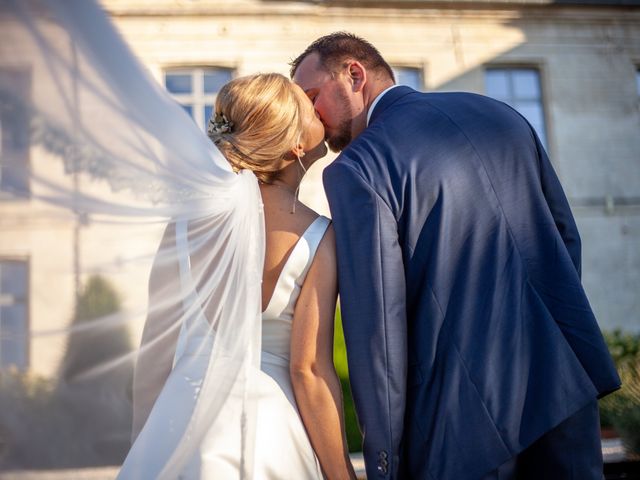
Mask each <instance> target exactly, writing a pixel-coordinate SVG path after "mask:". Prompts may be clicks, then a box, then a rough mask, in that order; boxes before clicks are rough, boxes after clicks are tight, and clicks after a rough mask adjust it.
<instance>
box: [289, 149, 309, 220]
mask: <svg viewBox="0 0 640 480" xmlns="http://www.w3.org/2000/svg"><path fill="white" fill-rule="evenodd" d="M304 155H305V152H301V153H300V154H296V158H297V159H298V165H300V168H301V169H302V175H300V181H299V182H298V186H297V187H296V191H295V192H294V193H293V206H292V207H291V213H296V202H297V201H298V194H299V193H300V183H301V182H302V177H304V175H305V174H306V173H307V169H306V168H304V165H303V164H302V160H301V159H302V157H304Z"/></svg>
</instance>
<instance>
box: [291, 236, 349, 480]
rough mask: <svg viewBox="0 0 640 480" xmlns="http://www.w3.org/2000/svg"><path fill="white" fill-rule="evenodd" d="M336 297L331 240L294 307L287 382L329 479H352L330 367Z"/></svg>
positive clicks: (338, 395)
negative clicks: (291, 385)
mask: <svg viewBox="0 0 640 480" xmlns="http://www.w3.org/2000/svg"><path fill="white" fill-rule="evenodd" d="M336 297H337V269H336V252H335V236H334V232H333V228H332V227H331V226H330V227H329V229H328V230H327V233H326V234H325V236H324V238H323V239H322V241H321V243H320V245H319V247H318V251H317V252H316V256H315V259H314V260H313V263H312V265H311V268H310V269H309V272H308V274H307V277H306V279H305V282H304V284H303V286H302V290H301V292H300V296H299V297H298V301H297V303H296V308H295V313H294V319H293V327H292V333H291V380H292V383H293V389H294V393H295V396H296V402H297V404H298V409H299V410H300V415H301V416H302V421H303V422H304V425H305V428H306V430H307V433H308V434H309V438H310V440H311V444H312V446H313V449H314V450H315V452H316V455H317V456H318V459H319V460H320V465H321V467H322V470H323V473H324V474H325V476H326V477H327V478H328V479H331V480H333V479H346V478H355V473H354V471H353V467H352V465H351V462H350V460H349V452H348V449H347V442H346V435H345V428H344V415H343V408H342V390H341V387H340V380H339V379H338V376H337V374H336V371H335V367H334V365H333V328H334V316H335V309H336Z"/></svg>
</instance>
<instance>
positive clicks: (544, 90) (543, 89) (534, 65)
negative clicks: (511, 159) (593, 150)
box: [482, 59, 554, 157]
mask: <svg viewBox="0 0 640 480" xmlns="http://www.w3.org/2000/svg"><path fill="white" fill-rule="evenodd" d="M489 70H510V71H512V70H535V71H536V72H537V73H538V82H539V86H540V104H541V107H542V120H543V122H544V138H545V139H546V142H543V145H544V148H545V150H546V151H547V153H548V154H549V156H550V157H553V155H552V153H551V152H552V150H553V144H554V137H553V129H552V123H553V122H552V121H551V115H550V110H551V109H550V104H549V101H548V99H549V98H551V97H550V93H549V92H550V88H549V81H548V73H547V68H546V63H545V61H544V60H543V59H533V60H528V61H523V62H518V61H515V62H505V63H487V64H484V65H483V66H482V80H483V81H482V92H483V94H484V95H487V96H489V95H488V93H487V72H488V71H489ZM491 98H493V97H491ZM498 100H499V99H498ZM500 101H503V100H500ZM505 103H506V102H505ZM514 108H515V107H514ZM516 110H517V109H516ZM538 135H540V134H539V132H538Z"/></svg>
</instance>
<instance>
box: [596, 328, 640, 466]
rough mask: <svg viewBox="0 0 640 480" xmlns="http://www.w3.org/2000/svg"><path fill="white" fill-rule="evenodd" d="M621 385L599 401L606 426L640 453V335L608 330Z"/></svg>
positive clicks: (608, 343) (606, 337) (603, 424)
mask: <svg viewBox="0 0 640 480" xmlns="http://www.w3.org/2000/svg"><path fill="white" fill-rule="evenodd" d="M605 340H606V341H607V345H608V347H609V351H610V352H611V355H612V357H613V359H614V361H615V363H616V367H617V369H618V373H619V374H620V379H621V380H622V388H621V389H620V390H618V391H617V392H615V393H612V394H611V395H608V396H606V397H605V398H603V399H602V400H600V419H601V424H602V426H603V427H612V428H613V429H614V430H616V432H618V434H619V435H620V437H621V438H622V440H623V442H624V443H625V445H626V447H627V450H628V451H630V452H633V453H635V454H638V455H640V335H634V334H630V333H623V332H621V331H620V330H615V331H613V332H609V333H605Z"/></svg>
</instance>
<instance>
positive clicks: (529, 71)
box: [485, 68, 547, 148]
mask: <svg viewBox="0 0 640 480" xmlns="http://www.w3.org/2000/svg"><path fill="white" fill-rule="evenodd" d="M485 87H486V94H487V95H488V96H490V97H493V98H495V99H496V100H500V101H503V102H505V103H507V104H509V105H511V106H512V107H513V108H515V109H516V110H517V111H518V112H520V113H521V114H522V116H524V117H525V118H526V119H527V120H528V121H529V123H530V124H531V125H532V126H533V128H534V129H535V130H536V132H537V134H538V136H539V137H540V141H541V142H542V144H543V145H544V146H545V148H547V132H546V127H545V120H544V106H543V102H542V89H541V88H540V73H539V72H538V70H536V69H534V68H490V69H488V70H487V71H486V74H485Z"/></svg>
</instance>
